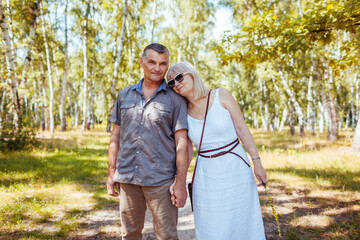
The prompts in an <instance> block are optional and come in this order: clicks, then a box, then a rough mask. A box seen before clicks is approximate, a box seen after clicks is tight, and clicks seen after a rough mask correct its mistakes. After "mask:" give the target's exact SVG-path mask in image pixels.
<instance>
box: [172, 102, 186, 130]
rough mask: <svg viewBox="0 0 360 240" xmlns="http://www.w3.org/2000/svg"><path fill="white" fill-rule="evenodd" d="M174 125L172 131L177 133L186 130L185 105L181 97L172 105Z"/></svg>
mask: <svg viewBox="0 0 360 240" xmlns="http://www.w3.org/2000/svg"><path fill="white" fill-rule="evenodd" d="M174 106H175V108H174V115H173V117H174V125H173V131H174V132H176V131H179V130H181V129H188V123H187V103H186V101H185V99H183V98H182V97H179V98H177V100H176V102H175V104H174Z"/></svg>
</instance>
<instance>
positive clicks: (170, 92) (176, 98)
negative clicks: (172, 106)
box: [167, 87, 186, 104]
mask: <svg viewBox="0 0 360 240" xmlns="http://www.w3.org/2000/svg"><path fill="white" fill-rule="evenodd" d="M167 94H168V95H169V96H170V97H171V99H172V100H173V101H176V102H181V103H184V104H186V100H185V98H184V97H182V96H180V95H179V94H177V93H176V92H175V91H174V90H172V89H171V88H170V87H168V89H167Z"/></svg>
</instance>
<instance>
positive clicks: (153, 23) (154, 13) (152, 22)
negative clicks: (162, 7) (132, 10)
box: [150, 0, 157, 43]
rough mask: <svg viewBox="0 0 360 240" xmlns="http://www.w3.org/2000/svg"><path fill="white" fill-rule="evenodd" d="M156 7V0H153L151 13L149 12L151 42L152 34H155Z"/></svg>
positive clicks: (152, 39) (152, 40)
mask: <svg viewBox="0 0 360 240" xmlns="http://www.w3.org/2000/svg"><path fill="white" fill-rule="evenodd" d="M156 7H157V1H156V0H154V2H153V9H152V14H151V41H150V42H151V43H152V42H154V35H155V16H156Z"/></svg>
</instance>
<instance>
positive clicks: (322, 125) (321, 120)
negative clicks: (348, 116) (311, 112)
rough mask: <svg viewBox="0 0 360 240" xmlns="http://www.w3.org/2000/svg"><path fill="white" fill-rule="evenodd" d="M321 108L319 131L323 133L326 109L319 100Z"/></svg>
mask: <svg viewBox="0 0 360 240" xmlns="http://www.w3.org/2000/svg"><path fill="white" fill-rule="evenodd" d="M318 104H319V110H320V117H319V131H320V132H321V133H322V132H324V129H325V127H324V123H325V109H324V106H323V104H322V103H321V101H319V102H318Z"/></svg>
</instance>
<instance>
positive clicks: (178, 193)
mask: <svg viewBox="0 0 360 240" xmlns="http://www.w3.org/2000/svg"><path fill="white" fill-rule="evenodd" d="M170 193H171V202H172V204H173V205H174V206H176V207H178V208H182V207H184V206H185V203H186V198H187V192H186V182H183V183H180V182H179V181H176V178H175V181H174V183H173V184H171V186H170Z"/></svg>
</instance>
